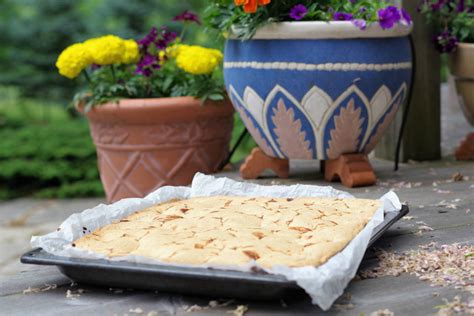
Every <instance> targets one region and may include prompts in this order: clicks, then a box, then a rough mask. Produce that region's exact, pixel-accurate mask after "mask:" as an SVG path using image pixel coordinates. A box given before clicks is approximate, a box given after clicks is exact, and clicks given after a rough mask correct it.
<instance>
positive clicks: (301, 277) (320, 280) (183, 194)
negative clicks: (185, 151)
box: [31, 173, 401, 310]
mask: <svg viewBox="0 0 474 316" xmlns="http://www.w3.org/2000/svg"><path fill="white" fill-rule="evenodd" d="M212 195H235V196H265V197H292V198H296V197H339V198H353V196H352V195H351V194H349V193H347V192H343V191H339V190H335V189H333V188H332V187H322V186H313V185H300V184H297V185H292V186H262V185H257V184H253V183H245V182H237V181H234V180H231V179H228V178H215V177H212V176H206V175H203V174H199V173H198V174H196V176H195V177H194V180H193V183H192V185H191V188H188V187H163V188H160V189H158V190H156V191H155V192H153V193H151V194H149V195H148V196H146V197H145V198H143V199H125V200H121V201H119V202H116V203H114V204H111V205H104V204H100V205H98V206H96V207H94V208H92V209H88V210H85V211H83V212H82V213H78V214H73V215H71V216H70V217H69V218H68V219H67V220H66V221H64V222H63V223H62V224H61V226H60V228H59V230H58V231H55V232H52V233H50V234H47V235H44V236H33V237H32V238H31V245H32V247H34V248H37V247H41V248H43V249H44V250H45V251H46V252H48V253H51V254H53V255H57V256H62V257H75V258H90V259H106V257H105V256H104V255H101V254H96V253H93V252H90V251H85V250H80V249H78V248H75V247H72V246H71V244H72V242H73V241H74V240H77V239H78V238H80V237H82V236H83V228H86V229H87V230H88V231H91V232H92V231H94V230H96V229H98V228H100V227H102V226H105V225H108V224H110V223H112V222H114V221H117V220H119V219H121V218H123V217H126V216H128V215H130V214H132V213H133V212H136V211H139V210H142V209H145V208H147V207H150V206H152V205H155V204H158V203H162V202H166V201H168V200H171V199H188V198H192V197H197V196H212ZM381 201H382V202H383V203H382V204H383V207H381V208H380V209H378V210H377V212H376V213H375V215H374V217H373V218H372V220H371V221H370V222H369V223H368V224H367V225H366V227H365V228H364V229H363V230H362V231H361V232H360V233H359V234H358V235H357V236H356V237H355V238H354V239H353V240H352V241H351V242H350V243H349V244H348V245H347V246H346V248H344V250H343V251H341V252H340V253H338V254H337V255H335V256H334V257H332V258H331V259H330V260H329V261H328V262H326V263H325V264H323V265H321V266H319V267H312V266H308V267H301V268H289V267H284V266H277V267H273V268H272V269H264V270H265V271H267V272H268V273H271V274H280V275H284V276H285V277H286V278H287V279H288V280H291V281H295V282H296V283H297V284H298V285H299V286H300V287H302V288H303V289H304V290H305V291H306V292H307V293H308V294H309V295H310V296H311V298H312V301H313V304H317V305H319V306H320V307H321V308H322V309H323V310H328V309H329V308H330V307H331V305H332V304H333V303H334V301H335V300H336V299H337V298H338V297H339V296H340V295H341V294H342V293H343V292H344V289H345V288H346V286H347V284H348V283H349V282H350V280H351V279H352V278H353V277H354V276H355V274H356V272H357V269H358V267H359V264H360V262H361V260H362V258H363V256H364V253H365V251H366V249H367V245H368V244H369V241H370V237H371V236H372V231H373V229H374V228H375V227H377V226H378V225H379V224H380V223H382V222H383V219H384V212H385V213H387V212H394V211H398V210H400V209H401V203H400V201H399V199H398V197H397V195H396V194H395V193H393V192H389V193H387V194H386V195H384V196H383V197H382V198H381ZM112 260H114V261H123V260H126V261H131V262H137V263H148V264H150V263H152V264H166V265H170V264H169V263H162V262H160V261H158V260H154V259H149V258H144V257H140V256H126V257H121V258H114V259H112ZM176 266H185V265H176ZM254 266H258V265H257V264H256V263H255V262H249V263H248V264H247V265H245V266H218V265H201V267H213V268H216V269H226V270H239V271H248V272H250V271H251V270H250V269H251V268H252V267H254ZM194 267H196V266H194Z"/></svg>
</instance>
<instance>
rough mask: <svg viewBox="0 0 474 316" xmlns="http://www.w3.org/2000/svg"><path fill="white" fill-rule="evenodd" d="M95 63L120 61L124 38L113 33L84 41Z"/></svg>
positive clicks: (106, 63) (103, 63)
mask: <svg viewBox="0 0 474 316" xmlns="http://www.w3.org/2000/svg"><path fill="white" fill-rule="evenodd" d="M84 45H86V46H87V49H88V50H89V53H90V55H91V56H92V59H93V62H94V64H96V65H111V64H119V63H121V62H122V57H123V52H124V46H125V44H124V40H122V39H121V38H120V37H118V36H115V35H106V36H102V37H98V38H93V39H90V40H87V41H85V42H84Z"/></svg>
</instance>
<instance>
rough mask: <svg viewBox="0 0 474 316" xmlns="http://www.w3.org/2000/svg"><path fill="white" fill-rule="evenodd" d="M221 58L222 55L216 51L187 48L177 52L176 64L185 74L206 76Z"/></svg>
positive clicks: (197, 47) (198, 47)
mask: <svg viewBox="0 0 474 316" xmlns="http://www.w3.org/2000/svg"><path fill="white" fill-rule="evenodd" d="M222 58H223V55H222V53H221V52H220V51H219V50H217V49H210V48H205V47H201V46H189V47H187V48H186V49H183V50H182V51H180V52H179V54H178V56H177V57H176V64H177V65H178V67H179V68H181V69H183V70H184V71H186V72H187V73H190V74H193V75H208V74H211V73H212V72H213V71H214V70H215V69H216V67H217V66H218V65H219V64H220V63H221V61H222Z"/></svg>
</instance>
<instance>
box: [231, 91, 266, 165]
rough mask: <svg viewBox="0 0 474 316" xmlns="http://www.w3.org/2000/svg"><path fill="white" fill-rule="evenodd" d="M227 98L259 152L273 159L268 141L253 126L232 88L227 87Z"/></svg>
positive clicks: (242, 103) (243, 105)
mask: <svg viewBox="0 0 474 316" xmlns="http://www.w3.org/2000/svg"><path fill="white" fill-rule="evenodd" d="M229 96H230V99H231V100H232V102H233V103H234V108H235V109H236V110H237V112H239V115H240V118H241V119H242V122H244V124H245V128H247V130H248V132H249V133H250V135H252V137H253V139H254V140H255V142H256V143H257V145H258V146H259V147H260V149H261V150H263V152H264V153H265V154H267V155H268V156H271V157H273V156H274V155H275V154H274V151H273V149H272V147H271V146H270V145H269V144H268V141H267V140H266V139H265V137H264V136H263V135H262V133H261V132H260V129H259V128H258V127H257V126H256V125H255V123H254V121H253V120H252V118H251V117H250V116H249V115H248V114H247V112H246V111H245V108H247V107H246V106H245V104H244V101H243V100H242V99H241V98H240V97H239V95H238V94H237V92H236V91H235V89H234V87H232V86H230V87H229Z"/></svg>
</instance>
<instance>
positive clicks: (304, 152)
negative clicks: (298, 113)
mask: <svg viewBox="0 0 474 316" xmlns="http://www.w3.org/2000/svg"><path fill="white" fill-rule="evenodd" d="M272 121H273V124H275V130H274V132H275V134H276V135H277V141H278V144H279V145H280V149H281V151H282V152H283V154H284V155H285V156H286V157H291V158H292V159H312V157H313V155H312V153H311V149H310V148H309V145H310V143H309V141H307V140H305V137H306V133H305V132H304V131H303V130H301V121H300V120H295V113H294V111H293V109H291V108H290V109H287V108H286V106H285V102H284V101H283V99H280V100H279V101H278V103H277V107H276V108H275V109H273V116H272Z"/></svg>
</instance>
